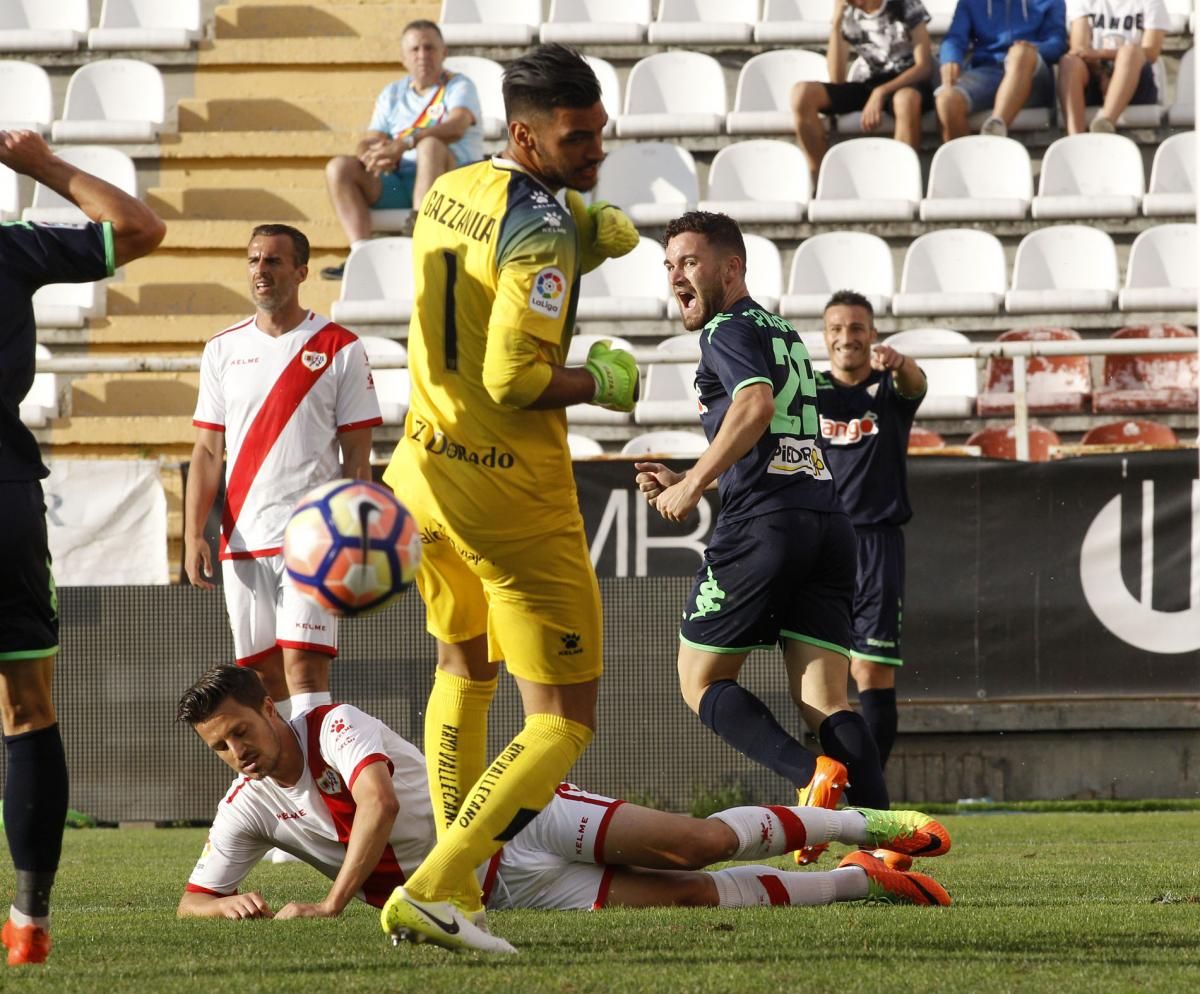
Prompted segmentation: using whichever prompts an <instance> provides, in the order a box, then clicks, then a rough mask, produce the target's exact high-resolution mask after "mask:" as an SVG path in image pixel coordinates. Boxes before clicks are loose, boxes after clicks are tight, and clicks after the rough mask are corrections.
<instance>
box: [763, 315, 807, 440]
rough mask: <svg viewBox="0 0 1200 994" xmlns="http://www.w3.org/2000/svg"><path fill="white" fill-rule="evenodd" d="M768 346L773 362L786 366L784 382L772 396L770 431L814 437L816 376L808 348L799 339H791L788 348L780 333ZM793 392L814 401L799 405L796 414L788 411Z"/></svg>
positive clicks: (794, 395)
mask: <svg viewBox="0 0 1200 994" xmlns="http://www.w3.org/2000/svg"><path fill="white" fill-rule="evenodd" d="M771 347H772V348H773V349H774V351H775V365H777V366H787V381H786V382H785V383H784V384H783V387H782V388H781V389H780V391H779V393H777V394H776V395H775V417H773V418H771V426H770V430H771V434H772V435H795V436H803V437H806V438H816V437H817V432H818V430H819V429H818V423H817V405H816V403H815V401H816V397H817V378H816V377H815V376H814V375H813V371H812V363H811V362H810V361H809V358H808V349H806V348H805V347H804V343H803V342H800V341H795V342H792V343H791V346H790V347H789V345H788V342H787V341H786V339H784V338H783V337H782V336H779V337H776V338H773V339H771ZM797 392H799V394H800V396H801V397H804V398H807V399H809V400H812V401H814V403H804V404H801V406H800V413H799V415H795V414H789V413H788V411H789V410H790V408H791V406H792V401H793V400H794V399H795V397H796V393H797Z"/></svg>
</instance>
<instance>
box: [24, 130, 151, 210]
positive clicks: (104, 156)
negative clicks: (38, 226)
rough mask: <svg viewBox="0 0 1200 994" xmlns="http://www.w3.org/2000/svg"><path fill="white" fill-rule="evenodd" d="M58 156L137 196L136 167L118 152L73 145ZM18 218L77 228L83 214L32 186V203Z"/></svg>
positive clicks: (46, 187) (91, 146) (55, 194)
mask: <svg viewBox="0 0 1200 994" xmlns="http://www.w3.org/2000/svg"><path fill="white" fill-rule="evenodd" d="M58 156H59V158H61V159H63V160H65V161H66V162H69V163H70V164H71V165H73V166H76V167H77V168H79V169H82V170H83V171H84V172H87V173H91V174H92V175H93V176H99V177H100V178H101V179H102V180H107V181H108V182H109V183H111V184H112V185H113V186H115V187H117V188H118V189H120V190H124V191H125V192H126V193H128V194H129V195H130V196H133V197H136V196H137V195H138V190H137V167H136V166H134V164H133V160H132V159H131V158H130V157H129V156H128V155H126V154H125V153H124V152H122V151H121V150H120V149H116V148H107V147H106V146H104V145H76V146H74V147H71V148H64V149H62V150H60V151H59V153H58ZM21 217H22V219H23V220H25V221H43V222H49V223H59V224H79V223H82V222H84V221H86V220H87V215H85V214H84V213H83V211H81V210H80V209H79V208H78V207H76V206H75V205H74V204H73V203H71V202H70V201H69V200H65V199H64V198H62V197H60V196H59V195H58V194H57V193H55V192H54V191H53V190H51V189H50V188H49V187H48V186H43V185H42V184H41V183H38V184H37V185H36V186H34V188H33V203H32V204H31V205H30V206H29V207H26V208H25V210H24V211H22V212H21Z"/></svg>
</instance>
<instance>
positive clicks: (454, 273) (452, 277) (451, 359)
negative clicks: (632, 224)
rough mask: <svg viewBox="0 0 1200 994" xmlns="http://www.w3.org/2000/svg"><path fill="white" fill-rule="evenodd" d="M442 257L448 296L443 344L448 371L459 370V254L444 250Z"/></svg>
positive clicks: (444, 309)
mask: <svg viewBox="0 0 1200 994" xmlns="http://www.w3.org/2000/svg"><path fill="white" fill-rule="evenodd" d="M442 258H444V259H445V260H446V297H445V300H444V301H443V302H442V311H443V314H444V316H445V325H446V326H445V328H444V329H443V336H442V345H443V347H444V348H445V352H446V355H445V358H446V369H447V371H450V372H457V371H458V316H457V314H456V312H455V307H454V284H455V283H456V282H457V281H458V256H457V255H455V254H454V253H453V252H443V253H442Z"/></svg>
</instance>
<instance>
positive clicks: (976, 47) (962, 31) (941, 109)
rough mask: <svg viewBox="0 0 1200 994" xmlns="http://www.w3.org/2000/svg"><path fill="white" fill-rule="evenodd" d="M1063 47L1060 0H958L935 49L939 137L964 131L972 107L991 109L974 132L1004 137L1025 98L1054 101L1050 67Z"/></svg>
mask: <svg viewBox="0 0 1200 994" xmlns="http://www.w3.org/2000/svg"><path fill="white" fill-rule="evenodd" d="M968 49H969V50H970V59H969V63H968V56H967V53H968ZM1066 50H1067V29H1066V11H1065V8H1064V6H1063V0H1020V2H1019V3H1018V0H958V6H957V7H955V8H954V17H953V18H952V19H951V21H950V30H949V31H948V32H946V37H945V38H943V39H942V44H941V46H940V47H939V48H938V61H939V62H940V63H941V74H942V82H941V86H939V87H938V89H937V92H936V93H935V94H934V96H935V97H936V100H937V113H938V120H939V121H940V122H941V126H942V139H943V140H944V141H950V140H951V139H952V138H961V137H962V136H963V135H965V134H966V133H967V118H968V117H969V116H970V115H971V113H972V112H973V111H977V110H983V109H985V108H991V113H990V114H989V116H988V118H987V120H985V121H984V122H983V126H982V127H981V128H980V129H979V131H980V134H984V135H1000V136H1004V135H1007V134H1008V127H1009V125H1010V124H1012V122H1013V118H1015V117H1016V116H1017V113H1018V112H1019V111H1020V110H1021V108H1022V107H1024V106H1025V105H1026V104H1030V105H1032V106H1035V107H1051V106H1053V105H1054V73H1053V71H1052V70H1051V68H1050V67H1051V66H1052V65H1054V63H1056V62H1057V61H1058V60H1059V59H1060V58H1062V55H1063V53H1064V52H1065V51H1066ZM964 63H968V64H967V67H966V69H965V70H964V68H963V65H964Z"/></svg>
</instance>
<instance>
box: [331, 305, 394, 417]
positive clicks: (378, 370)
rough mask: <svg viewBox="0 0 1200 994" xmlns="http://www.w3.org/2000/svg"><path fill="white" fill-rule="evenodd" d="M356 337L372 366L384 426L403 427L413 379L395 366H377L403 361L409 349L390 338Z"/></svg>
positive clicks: (372, 375) (376, 395)
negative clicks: (385, 360) (378, 364)
mask: <svg viewBox="0 0 1200 994" xmlns="http://www.w3.org/2000/svg"><path fill="white" fill-rule="evenodd" d="M335 306H336V305H335ZM358 337H359V341H361V342H362V344H363V349H364V350H365V351H366V353H367V361H368V362H369V363H370V364H371V380H372V381H373V382H374V384H375V398H376V399H377V400H378V401H379V413H380V414H382V415H383V421H384V424H389V425H398V424H403V423H404V416H405V415H406V414H408V401H409V396H410V394H411V392H412V380H411V379H410V378H409V373H408V370H407V369H404V368H396V367H392V368H389V369H383V368H382V367H380V366H377V365H376V363H377V362H379V360H381V359H385V358H386V359H389V360H391V361H393V362H406V361H407V360H408V350H407V349H405V347H404V346H403V345H401V344H400V343H399V342H397V341H395V340H394V339H391V338H381V337H379V336H378V335H359V336H358Z"/></svg>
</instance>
